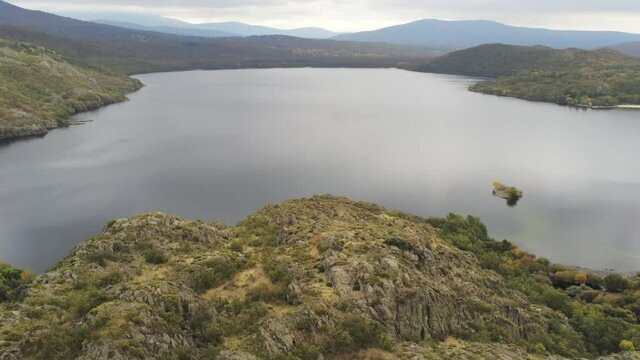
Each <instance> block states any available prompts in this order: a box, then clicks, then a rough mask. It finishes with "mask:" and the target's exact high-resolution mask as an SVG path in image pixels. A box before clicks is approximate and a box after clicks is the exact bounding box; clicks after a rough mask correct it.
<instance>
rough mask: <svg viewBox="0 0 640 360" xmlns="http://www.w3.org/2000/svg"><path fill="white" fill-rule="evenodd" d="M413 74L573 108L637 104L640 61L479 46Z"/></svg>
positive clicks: (605, 52) (610, 53) (607, 52)
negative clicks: (448, 77) (472, 79)
mask: <svg viewBox="0 0 640 360" xmlns="http://www.w3.org/2000/svg"><path fill="white" fill-rule="evenodd" d="M412 69H413V70H417V71H424V72H435V73H445V74H460V75H469V76H478V77H491V78H493V79H491V80H487V81H482V82H479V83H478V84H476V85H474V86H472V87H471V90H472V91H477V92H481V93H485V94H493V95H500V96H510V97H517V98H521V99H526V100H533V101H545V102H552V103H557V104H561V105H572V106H578V105H580V106H614V105H620V104H640V59H636V58H633V57H630V56H627V55H624V54H622V53H619V52H617V51H615V50H611V49H601V50H596V51H587V50H578V49H566V50H554V49H551V48H546V47H540V46H536V47H525V46H510V45H501V44H491V45H482V46H478V47H475V48H471V49H466V50H461V51H456V52H453V53H450V54H447V55H445V56H443V57H440V58H437V59H434V60H432V61H429V62H426V63H420V64H417V65H415V66H414V67H413V68H412Z"/></svg>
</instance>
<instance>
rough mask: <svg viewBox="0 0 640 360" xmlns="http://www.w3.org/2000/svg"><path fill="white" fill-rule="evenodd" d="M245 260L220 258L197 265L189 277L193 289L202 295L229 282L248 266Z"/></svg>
mask: <svg viewBox="0 0 640 360" xmlns="http://www.w3.org/2000/svg"><path fill="white" fill-rule="evenodd" d="M247 263H248V261H247V260H246V259H244V258H228V257H224V256H218V257H215V258H213V259H210V260H207V261H204V262H202V263H200V264H198V265H195V267H194V269H193V270H192V272H191V275H190V277H189V280H190V284H191V288H193V289H194V290H195V291H196V292H199V293H202V292H204V291H206V290H209V289H211V288H213V287H215V286H218V285H219V284H221V283H222V282H223V281H225V280H228V279H230V278H231V276H233V275H234V274H235V273H237V272H238V271H239V270H240V269H243V268H245V267H246V266H247Z"/></svg>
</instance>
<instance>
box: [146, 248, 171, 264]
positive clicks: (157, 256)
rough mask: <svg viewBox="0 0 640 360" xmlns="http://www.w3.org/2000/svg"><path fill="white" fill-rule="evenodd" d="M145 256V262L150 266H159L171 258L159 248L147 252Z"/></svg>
mask: <svg viewBox="0 0 640 360" xmlns="http://www.w3.org/2000/svg"><path fill="white" fill-rule="evenodd" d="M143 256H144V260H145V261H146V262H148V263H149V264H155V265H159V264H164V263H166V262H167V261H169V257H168V256H167V254H165V253H164V251H162V249H159V248H157V247H152V248H150V249H147V250H145V251H144V253H143Z"/></svg>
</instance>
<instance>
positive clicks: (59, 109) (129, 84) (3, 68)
mask: <svg viewBox="0 0 640 360" xmlns="http://www.w3.org/2000/svg"><path fill="white" fill-rule="evenodd" d="M140 86H141V84H140V83H139V82H138V81H137V80H134V79H130V78H127V77H125V76H124V75H117V74H114V73H109V72H106V71H104V70H99V69H95V68H91V67H88V66H86V65H82V64H80V63H71V62H69V61H67V60H65V59H64V58H62V57H61V56H59V55H57V54H56V53H54V52H52V51H49V50H47V49H45V48H43V47H39V46H34V45H29V44H24V43H15V42H10V41H5V40H1V39H0V139H3V138H10V137H19V136H28V135H40V134H44V133H46V132H47V131H48V129H52V128H55V127H58V126H61V125H66V124H68V123H69V121H70V120H69V116H70V115H72V114H74V113H77V112H79V111H85V110H90V109H95V108H98V107H100V106H103V105H106V104H110V103H114V102H119V101H123V100H125V99H126V98H125V95H126V94H127V93H129V92H131V91H134V90H136V89H138V88H139V87H140Z"/></svg>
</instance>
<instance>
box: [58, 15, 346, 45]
mask: <svg viewBox="0 0 640 360" xmlns="http://www.w3.org/2000/svg"><path fill="white" fill-rule="evenodd" d="M61 15H65V16H69V17H72V18H76V19H80V20H85V21H93V22H97V23H100V24H106V25H114V26H120V27H124V28H129V29H135V30H146V31H157V32H163V33H167V34H176V35H188V36H204V37H232V36H261V35H285V36H295V37H301V38H308V39H329V38H331V37H334V36H337V35H339V33H336V32H332V31H329V30H326V29H321V28H316V27H305V28H299V29H277V28H272V27H267V26H259V25H250V24H245V23H241V22H220V23H204V24H192V23H188V22H185V21H180V20H175V19H169V18H165V17H162V16H149V15H135V14H126V13H124V14H123V13H72V12H70V13H62V14H61Z"/></svg>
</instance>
